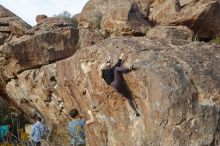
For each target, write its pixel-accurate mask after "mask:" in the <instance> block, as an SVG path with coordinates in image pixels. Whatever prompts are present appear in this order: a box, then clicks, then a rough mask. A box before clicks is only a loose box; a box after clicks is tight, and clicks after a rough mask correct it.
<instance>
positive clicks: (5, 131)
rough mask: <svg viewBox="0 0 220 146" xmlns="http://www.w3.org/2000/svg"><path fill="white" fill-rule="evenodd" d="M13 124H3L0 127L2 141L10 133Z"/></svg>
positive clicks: (0, 139) (0, 140)
mask: <svg viewBox="0 0 220 146" xmlns="http://www.w3.org/2000/svg"><path fill="white" fill-rule="evenodd" d="M11 128H12V126H11V125H9V124H8V125H1V127H0V143H1V142H3V141H4V138H5V137H6V136H7V135H8V134H9V133H10V129H11Z"/></svg>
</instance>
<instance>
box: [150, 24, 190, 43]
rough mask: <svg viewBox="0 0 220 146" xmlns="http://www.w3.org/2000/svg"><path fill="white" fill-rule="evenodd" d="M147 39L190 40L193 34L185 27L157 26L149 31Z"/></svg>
mask: <svg viewBox="0 0 220 146" xmlns="http://www.w3.org/2000/svg"><path fill="white" fill-rule="evenodd" d="M146 36H147V37H156V38H163V39H169V40H170V39H182V40H192V39H193V38H192V37H193V32H192V31H191V30H190V29H189V28H187V27H185V26H157V27H154V28H153V29H151V30H149V31H148V32H147V34H146Z"/></svg>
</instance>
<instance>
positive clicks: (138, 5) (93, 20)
mask: <svg viewBox="0 0 220 146" xmlns="http://www.w3.org/2000/svg"><path fill="white" fill-rule="evenodd" d="M148 7H149V3H148V2H146V1H144V0H132V1H127V0H122V1H118V0H107V1H106V0H91V1H89V2H88V3H87V4H86V5H85V7H84V8H83V10H82V12H81V14H80V15H79V16H77V20H78V23H79V25H81V26H84V27H86V28H93V29H101V30H104V31H106V32H108V33H110V34H114V35H120V34H121V33H122V32H124V33H126V34H127V35H128V34H145V33H146V32H147V30H148V29H149V28H151V25H150V23H149V21H148V20H147V19H146V17H147V9H148ZM124 33H123V34H124Z"/></svg>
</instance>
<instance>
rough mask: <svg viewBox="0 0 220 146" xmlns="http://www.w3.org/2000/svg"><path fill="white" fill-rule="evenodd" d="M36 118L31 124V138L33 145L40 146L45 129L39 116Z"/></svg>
mask: <svg viewBox="0 0 220 146" xmlns="http://www.w3.org/2000/svg"><path fill="white" fill-rule="evenodd" d="M36 119H37V121H36V123H34V125H33V126H32V131H31V138H32V142H33V144H34V146H40V145H41V139H42V137H43V135H44V132H45V129H44V125H43V124H42V123H41V118H40V117H37V118H36Z"/></svg>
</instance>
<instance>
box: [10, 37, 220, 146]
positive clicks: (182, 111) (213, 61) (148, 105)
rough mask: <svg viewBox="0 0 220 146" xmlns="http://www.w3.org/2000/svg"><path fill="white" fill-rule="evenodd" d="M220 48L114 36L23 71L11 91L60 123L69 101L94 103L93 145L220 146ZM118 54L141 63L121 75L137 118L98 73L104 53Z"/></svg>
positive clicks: (18, 99) (29, 106) (84, 104)
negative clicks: (62, 57) (132, 100)
mask: <svg viewBox="0 0 220 146" xmlns="http://www.w3.org/2000/svg"><path fill="white" fill-rule="evenodd" d="M115 48H117V51H115ZM219 49H220V47H219V46H211V45H208V44H204V43H190V42H188V41H183V40H181V41H173V42H166V41H164V40H163V41H162V40H160V39H147V38H144V37H143V38H134V37H125V38H124V37H118V38H111V39H107V40H104V41H101V42H100V43H97V44H96V45H94V46H91V47H86V48H84V49H81V50H79V51H77V52H76V53H75V54H74V56H72V57H70V58H68V59H64V60H61V61H58V62H56V63H52V64H50V65H45V66H42V67H40V68H37V69H32V70H27V71H24V72H22V73H20V74H18V75H17V78H16V79H12V80H11V81H10V82H8V83H7V85H6V91H7V93H8V95H9V97H10V98H11V99H13V100H14V101H15V102H17V103H18V104H19V106H21V107H23V109H24V110H25V111H26V113H27V114H29V115H31V114H32V113H31V111H33V109H34V108H37V109H38V110H39V111H40V113H41V114H42V115H43V116H44V117H45V119H46V121H48V122H52V124H55V125H57V124H58V123H61V122H63V121H65V120H67V112H68V111H69V110H70V109H71V108H72V107H77V108H78V109H79V110H80V111H81V112H86V110H88V109H89V108H90V107H94V109H95V111H96V112H95V113H94V114H95V117H96V123H95V124H94V125H92V126H90V127H89V128H88V131H89V135H88V138H89V145H99V146H104V145H114V146H121V145H137V146H145V145H155V146H156V145H165V146H170V145H180V146H182V145H192V146H193V145H211V144H215V145H216V146H217V145H218V144H219V138H220V137H219V132H220V131H219V129H218V128H219V119H220V118H219V114H220V113H219V112H220V97H219V91H220V86H219V82H220V78H219V70H220V68H219V65H218V64H219V63H220V59H219V55H220V54H219V53H220V52H219ZM121 52H125V53H126V54H127V55H128V58H127V60H126V63H131V62H132V63H133V64H134V65H135V66H137V67H138V69H137V70H136V71H133V72H130V73H128V74H126V75H125V76H124V77H125V80H126V82H127V84H128V86H129V88H130V91H131V93H132V95H133V97H134V100H135V101H136V103H137V106H138V108H139V111H140V113H141V116H140V117H134V116H133V112H132V110H131V108H130V107H129V105H128V103H127V101H126V100H125V99H124V98H123V97H122V96H121V95H120V94H118V93H116V92H115V91H114V90H113V89H112V88H111V87H109V86H107V85H106V83H105V82H104V80H103V79H102V78H101V77H100V76H98V72H99V67H100V64H102V62H104V61H105V60H106V59H107V58H108V56H106V54H113V53H114V56H113V62H116V59H117V56H119V54H120V53H121ZM21 65H22V64H21ZM125 65H126V64H125ZM214 66H215V68H214ZM28 112H30V113H28ZM207 123H209V124H207ZM50 124H51V123H50Z"/></svg>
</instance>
